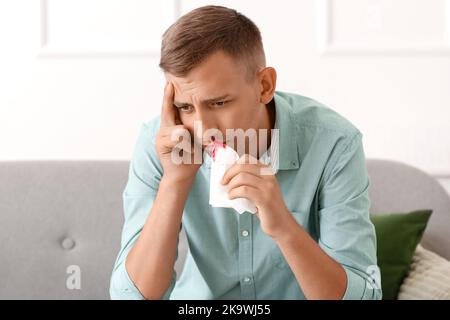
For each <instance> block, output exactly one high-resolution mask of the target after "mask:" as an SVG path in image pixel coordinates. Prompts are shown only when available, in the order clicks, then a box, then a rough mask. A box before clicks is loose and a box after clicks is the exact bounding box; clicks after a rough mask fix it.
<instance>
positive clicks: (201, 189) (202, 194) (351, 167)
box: [110, 91, 381, 299]
mask: <svg viewBox="0 0 450 320" xmlns="http://www.w3.org/2000/svg"><path fill="white" fill-rule="evenodd" d="M274 102H275V110H276V113H275V117H276V120H275V123H276V126H275V127H276V128H277V129H279V135H278V139H277V141H273V138H272V140H271V147H270V149H269V150H268V154H266V155H263V156H262V157H261V160H262V161H263V162H264V161H265V162H266V163H267V162H269V164H273V163H271V161H272V160H273V159H274V158H277V161H278V163H277V164H276V167H277V168H276V169H277V171H276V174H275V177H276V179H277V181H278V184H279V187H280V190H281V192H282V194H283V199H284V201H285V204H286V207H287V208H288V209H289V212H290V214H292V216H293V217H294V219H295V221H296V223H298V225H299V226H300V227H302V228H304V229H305V230H306V231H307V232H308V234H309V235H310V236H311V237H312V238H313V239H314V240H315V241H316V242H317V243H318V245H319V246H320V248H321V249H322V250H324V252H325V253H326V254H328V255H329V256H330V257H331V258H333V259H334V260H336V261H337V262H338V263H340V264H341V265H342V267H343V268H344V270H345V272H346V275H347V287H346V290H345V293H344V296H343V298H344V299H380V298H381V290H380V289H378V288H377V287H376V286H374V285H373V275H372V274H371V273H370V272H369V271H370V270H374V268H377V259H376V238H375V237H376V236H375V229H374V226H373V224H372V223H371V222H370V220H369V207H370V200H369V197H368V189H369V185H370V181H369V177H368V173H367V169H366V164H365V156H364V150H363V145H362V134H361V132H360V131H359V130H358V129H357V128H356V127H355V126H354V125H353V124H352V123H351V122H349V121H348V120H347V119H345V118H344V117H342V116H340V115H339V114H338V113H337V112H335V111H333V110H332V109H330V108H328V107H327V106H324V105H322V104H321V103H319V102H317V101H315V100H313V99H310V98H307V97H304V96H301V95H296V94H292V93H286V92H281V91H277V92H276V93H275V95H274ZM159 124H160V117H159V116H158V117H155V118H154V119H152V120H150V121H149V122H147V123H144V124H143V126H142V129H141V132H140V135H139V137H138V140H137V143H136V145H135V149H134V153H133V157H132V160H131V163H130V170H129V179H128V183H127V185H126V186H125V189H124V192H123V205H124V217H125V222H124V225H123V230H122V237H121V248H120V250H119V252H118V255H117V258H116V261H115V264H114V267H113V272H112V276H111V283H110V295H111V298H113V299H143V298H144V297H143V295H142V294H141V293H140V292H139V290H138V288H137V287H136V286H135V284H134V283H133V281H132V280H131V278H130V277H129V274H128V273H127V270H126V268H125V258H126V256H127V254H128V252H129V251H130V249H131V248H132V246H133V245H134V243H135V242H136V240H137V238H138V237H139V234H140V233H141V231H142V228H143V226H144V224H145V221H146V219H147V216H148V215H149V214H150V210H151V207H152V205H153V201H154V200H155V197H156V194H157V192H158V186H159V182H160V180H161V178H162V175H163V169H162V166H161V163H160V161H159V159H158V156H157V153H156V150H155V136H156V134H157V132H158V130H159ZM273 152H278V157H274V154H271V153H273ZM210 172H211V158H210V157H209V156H206V158H205V159H204V163H203V164H202V165H201V167H200V169H199V170H198V172H197V174H196V177H195V180H194V182H193V185H192V188H191V190H190V193H189V195H188V198H187V200H186V203H185V206H184V211H183V217H182V224H181V225H180V230H181V226H183V227H184V230H185V232H186V236H187V241H188V247H189V250H188V253H187V257H186V261H185V265H184V268H183V272H182V273H181V275H180V276H179V278H178V279H177V274H176V272H175V270H174V271H173V276H172V282H171V284H170V286H169V288H168V289H167V291H166V292H165V294H164V296H163V297H162V298H163V299H304V298H305V295H304V293H303V291H302V288H301V286H300V284H299V283H298V281H297V280H296V278H295V276H294V274H293V272H292V270H291V268H290V266H289V264H288V263H287V262H286V260H285V258H284V256H283V254H282V252H281V250H280V248H279V247H278V246H277V244H276V243H275V241H274V240H273V239H272V238H271V237H270V236H268V235H267V234H265V233H264V232H263V231H262V229H261V227H260V221H259V219H258V217H257V216H256V215H254V214H251V213H249V212H245V213H243V214H239V213H238V212H236V211H234V210H233V209H232V208H215V207H214V208H213V207H211V206H210V205H209V204H208V202H209V201H208V200H209V178H210ZM177 256H178V252H177Z"/></svg>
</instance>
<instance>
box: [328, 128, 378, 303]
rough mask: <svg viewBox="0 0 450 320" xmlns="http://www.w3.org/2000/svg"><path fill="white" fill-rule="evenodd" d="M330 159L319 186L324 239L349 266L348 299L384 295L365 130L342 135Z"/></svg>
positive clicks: (336, 256) (329, 247)
mask: <svg viewBox="0 0 450 320" xmlns="http://www.w3.org/2000/svg"><path fill="white" fill-rule="evenodd" d="M329 163H330V165H329V166H327V168H326V169H325V171H324V177H325V178H324V180H323V183H322V186H321V187H320V191H319V192H320V193H319V203H320V204H319V206H320V208H319V219H320V237H319V245H320V247H321V248H322V249H323V250H324V251H325V252H326V253H327V254H328V255H329V256H330V257H332V258H333V259H334V260H336V261H337V262H339V263H340V264H341V265H342V267H343V268H344V270H345V272H346V275H347V288H346V291H345V294H344V296H343V299H351V300H355V299H358V300H359V299H381V297H382V291H381V285H380V272H379V268H378V265H377V256H376V234H375V227H374V225H373V224H372V222H371V221H370V218H369V208H370V200H369V196H368V190H369V185H370V180H369V176H368V173H367V169H366V162H365V155H364V150H363V146H362V134H361V133H360V132H359V131H358V132H357V133H356V134H355V135H353V136H351V137H349V138H346V139H342V140H340V141H339V142H338V143H337V144H336V147H335V151H334V152H333V153H332V155H331V157H330V162H329Z"/></svg>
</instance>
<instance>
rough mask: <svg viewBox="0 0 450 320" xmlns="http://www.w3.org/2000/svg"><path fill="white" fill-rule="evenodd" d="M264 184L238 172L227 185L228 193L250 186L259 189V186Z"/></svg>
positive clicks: (256, 177) (256, 178)
mask: <svg viewBox="0 0 450 320" xmlns="http://www.w3.org/2000/svg"><path fill="white" fill-rule="evenodd" d="M262 183H264V181H262V179H261V178H260V177H258V176H255V175H253V174H251V173H248V172H239V173H238V174H237V175H235V176H234V177H233V178H232V179H231V180H230V182H229V183H228V191H229V190H232V189H234V188H237V187H240V186H250V187H253V188H256V189H259V186H261V184H262Z"/></svg>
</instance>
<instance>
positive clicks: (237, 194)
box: [228, 186, 259, 205]
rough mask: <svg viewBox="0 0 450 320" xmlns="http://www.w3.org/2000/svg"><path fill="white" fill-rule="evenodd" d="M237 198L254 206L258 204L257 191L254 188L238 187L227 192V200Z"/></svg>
mask: <svg viewBox="0 0 450 320" xmlns="http://www.w3.org/2000/svg"><path fill="white" fill-rule="evenodd" d="M237 198H245V199H248V200H250V201H251V202H253V203H254V204H255V205H257V204H258V203H259V201H258V199H259V191H258V189H256V188H253V187H250V186H240V187H237V188H234V189H231V190H230V191H229V192H228V199H230V200H232V199H237Z"/></svg>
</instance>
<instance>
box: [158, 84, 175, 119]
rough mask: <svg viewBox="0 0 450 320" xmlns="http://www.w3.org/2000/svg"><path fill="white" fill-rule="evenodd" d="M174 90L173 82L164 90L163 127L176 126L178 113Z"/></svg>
mask: <svg viewBox="0 0 450 320" xmlns="http://www.w3.org/2000/svg"><path fill="white" fill-rule="evenodd" d="M173 99H174V88H173V84H172V83H171V82H167V83H166V87H165V88H164V98H163V103H162V109H161V124H162V125H163V126H173V125H176V111H177V110H175V106H174V105H173Z"/></svg>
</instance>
